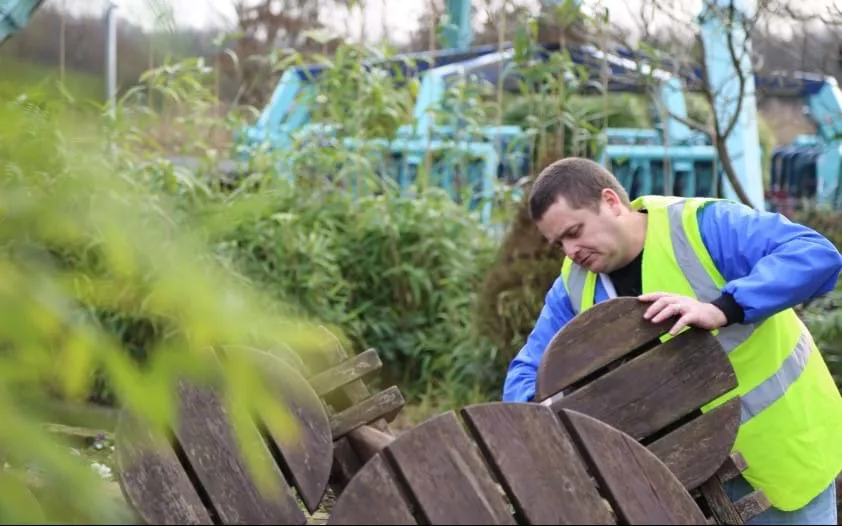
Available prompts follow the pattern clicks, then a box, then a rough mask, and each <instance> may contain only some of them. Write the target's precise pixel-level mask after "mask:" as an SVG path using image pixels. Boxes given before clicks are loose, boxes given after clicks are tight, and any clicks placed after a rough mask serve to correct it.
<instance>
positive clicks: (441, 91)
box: [0, 0, 842, 221]
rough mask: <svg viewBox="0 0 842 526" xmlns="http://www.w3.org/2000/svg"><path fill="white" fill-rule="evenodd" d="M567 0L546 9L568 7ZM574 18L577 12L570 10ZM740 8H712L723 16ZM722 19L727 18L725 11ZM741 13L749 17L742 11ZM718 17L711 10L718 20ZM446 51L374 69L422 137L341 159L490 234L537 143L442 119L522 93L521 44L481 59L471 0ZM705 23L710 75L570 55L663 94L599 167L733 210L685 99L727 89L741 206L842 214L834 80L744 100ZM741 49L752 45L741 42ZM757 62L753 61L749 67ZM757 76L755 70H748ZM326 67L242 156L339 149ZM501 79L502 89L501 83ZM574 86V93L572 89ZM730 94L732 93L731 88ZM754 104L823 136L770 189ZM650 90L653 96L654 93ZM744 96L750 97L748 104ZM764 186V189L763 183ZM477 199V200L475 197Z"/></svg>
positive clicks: (781, 80)
mask: <svg viewBox="0 0 842 526" xmlns="http://www.w3.org/2000/svg"><path fill="white" fill-rule="evenodd" d="M560 1H561V0H543V3H544V4H558V3H560ZM564 1H567V2H572V3H573V4H575V5H578V4H580V3H581V0H564ZM728 2H730V0H710V1H707V2H706V3H707V4H713V5H709V6H708V8H707V9H708V10H709V11H713V10H715V8H716V7H717V6H716V4H718V3H720V4H722V5H725V4H726V3H728ZM40 5H41V0H0V42H2V41H4V40H5V39H6V38H8V37H10V36H12V35H13V34H14V33H15V32H17V31H18V30H20V29H21V28H23V27H25V25H26V23H27V22H28V20H29V18H30V17H31V15H32V14H33V13H34V11H35V10H36V9H37V8H38V7H39V6H40ZM720 7H721V6H720ZM738 7H739V8H740V9H742V10H747V9H750V8H751V7H750V6H748V5H740V6H738ZM712 8H713V9H712ZM447 15H448V22H449V23H448V25H447V27H446V28H445V35H446V38H447V47H446V49H443V50H439V51H435V52H432V53H410V54H401V55H398V56H395V57H392V58H389V59H384V60H379V61H378V60H372V61H370V62H368V63H367V64H366V65H365V67H370V68H379V69H381V70H382V71H384V72H386V73H387V74H389V75H400V76H402V77H403V78H407V79H409V78H415V79H417V80H419V81H420V89H419V90H418V93H417V96H416V99H415V106H414V108H413V119H412V124H410V125H406V126H402V127H401V128H400V129H399V130H398V132H397V134H396V135H395V136H394V137H388V138H386V137H382V138H375V139H360V138H348V137H344V138H342V141H343V142H344V145H345V146H347V147H350V148H352V149H356V150H359V151H363V150H366V151H375V152H377V154H376V155H378V156H380V157H381V160H383V161H387V162H382V163H380V166H382V167H383V168H382V174H381V175H382V176H383V178H384V179H386V180H389V181H392V182H394V183H395V184H396V185H398V186H399V187H400V188H401V189H403V190H404V191H409V190H410V189H411V188H412V187H413V184H414V183H415V182H416V181H417V180H418V178H419V177H420V175H421V174H422V172H424V173H426V174H427V176H428V177H429V179H428V180H429V181H430V182H431V183H432V184H435V185H437V186H440V187H442V188H444V189H445V190H447V191H448V192H449V193H450V194H451V195H452V196H453V197H454V199H459V200H465V199H466V200H467V204H468V205H469V206H471V207H472V208H474V209H476V210H477V211H478V212H479V214H480V215H481V217H482V219H483V220H484V221H488V220H489V218H490V214H491V211H492V206H493V200H494V195H495V189H496V187H497V185H498V183H499V182H500V181H504V182H509V183H512V182H515V181H517V180H518V179H520V178H521V177H522V176H524V175H527V174H528V173H530V172H531V171H532V170H531V169H532V164H533V162H534V159H533V157H532V155H531V144H532V140H533V138H534V137H533V136H532V135H530V133H529V131H528V130H526V129H524V128H523V127H521V126H513V125H503V126H483V127H481V128H480V129H479V130H474V129H472V130H470V132H469V133H466V129H465V127H466V126H465V124H464V122H463V121H461V120H460V119H459V118H458V111H456V110H454V108H452V107H450V108H447V110H448V111H449V113H448V115H447V117H448V122H447V123H445V124H442V123H441V122H439V119H437V118H436V117H435V111H436V110H437V109H439V110H441V108H442V106H443V101H444V99H445V98H446V94H447V92H448V90H449V88H450V86H452V85H453V84H454V83H455V82H458V81H460V80H465V79H468V80H483V81H487V82H491V83H497V82H498V81H501V80H503V81H504V82H502V85H503V86H504V87H505V88H507V89H509V90H513V89H516V87H517V85H518V78H517V75H512V74H511V71H512V69H513V68H512V66H513V64H515V62H517V60H518V59H523V56H520V57H518V53H521V52H522V50H518V49H517V48H516V46H515V45H514V44H512V43H506V44H504V45H502V46H472V39H473V32H472V24H471V2H470V0H447ZM699 23H700V24H701V29H702V40H703V42H704V47H705V56H704V59H705V63H704V67H701V66H699V65H686V64H682V65H679V64H677V63H674V62H673V61H670V60H669V59H668V58H667V59H664V58H663V57H659V58H658V59H657V60H655V59H651V60H650V57H648V56H646V55H645V54H644V53H642V52H639V51H635V50H630V49H625V48H616V49H612V50H611V51H603V50H600V49H597V48H595V47H594V46H590V45H569V46H565V51H566V52H567V54H568V56H569V57H570V58H571V59H572V61H573V62H574V63H575V64H576V65H577V66H584V67H585V68H586V69H587V70H588V71H589V72H591V73H592V74H593V77H592V78H596V77H597V76H598V75H599V72H600V70H601V68H604V67H605V66H607V69H608V85H607V89H608V90H609V91H611V92H637V93H640V92H641V90H642V89H643V88H642V82H641V79H642V78H643V77H646V78H648V79H649V81H650V85H651V82H652V81H653V80H654V82H655V85H656V86H657V89H656V90H655V91H654V95H653V106H654V107H656V108H658V111H657V112H654V113H656V119H655V125H654V126H653V128H651V129H630V128H608V129H605V130H603V131H602V135H601V141H600V142H601V145H600V148H599V149H598V151H596V152H594V156H595V158H597V159H598V160H599V161H600V162H601V163H603V164H604V165H606V166H607V167H609V168H610V169H611V170H612V171H613V172H614V173H615V174H616V175H617V176H618V178H619V179H620V180H621V182H622V183H623V185H624V186H625V187H626V189H627V190H628V191H629V193H630V194H631V195H632V196H637V195H641V194H645V193H665V194H675V195H688V196H689V195H694V196H711V195H712V196H724V197H727V198H735V197H736V193H735V190H734V189H733V188H732V187H731V185H730V184H729V182H728V181H727V180H726V179H725V178H724V177H723V169H722V166H721V163H720V162H719V158H718V155H717V151H716V148H715V147H714V146H713V144H712V141H711V138H710V136H709V135H708V134H706V133H700V132H698V131H696V130H694V129H691V128H690V127H689V126H688V125H687V124H686V118H687V107H686V100H685V92H688V91H698V90H700V89H703V88H704V84H703V83H704V82H705V75H704V74H703V71H704V72H705V73H706V75H707V77H708V81H709V83H710V85H712V86H718V90H717V100H716V101H715V108H716V113H717V115H719V116H720V119H722V120H728V118H730V117H731V116H732V115H733V113H734V112H735V111H738V112H739V115H738V116H737V121H736V125H735V126H734V128H733V130H732V132H731V133H730V134H729V135H728V137H727V145H726V146H727V149H728V152H729V157H730V159H731V162H732V166H733V168H734V172H735V174H736V177H737V179H738V181H739V182H740V185H741V186H742V188H743V190H744V191H745V194H746V195H747V196H748V197H749V200H750V201H751V203H752V205H753V206H755V207H756V208H775V209H781V210H783V211H785V212H786V211H788V210H790V209H792V208H793V207H794V202H796V201H798V200H800V199H815V201H816V202H817V204H818V205H819V206H822V207H831V208H840V207H842V195H840V193H841V192H842V190H840V184H839V171H840V165H842V158H841V157H842V155H841V154H840V146H842V145H840V130H839V127H840V120H839V117H838V116H839V113H840V111H842V92H840V90H839V87H838V85H837V84H836V81H835V79H833V78H829V77H823V76H819V75H810V74H804V73H799V74H795V75H762V76H761V75H750V74H748V75H742V77H744V78H745V79H746V86H745V89H743V90H742V92H737V91H736V90H737V89H738V87H737V85H736V82H733V79H735V78H737V77H738V76H740V75H737V70H736V69H735V66H734V64H733V60H732V59H731V57H730V55H729V54H728V45H727V42H728V40H729V39H728V36H727V34H726V32H725V27H724V26H725V24H724V22H723V21H722V20H721V19H720V18H718V17H716V16H711V14H710V13H709V12H703V13H700V16H699ZM733 31H734V32H733V33H732V35H731V39H732V40H736V41H738V42H739V41H741V39H744V38H745V35H742V34H739V32H738V30H737V29H734V30H733ZM559 50H560V46H559V45H558V44H557V43H555V44H553V43H548V42H540V45H539V46H535V47H534V48H531V49H529V51H528V53H529V58H530V59H532V60H545V59H546V58H547V57H548V56H549V55H550V54H551V53H553V52H555V51H559ZM744 58H745V60H746V61H747V60H748V58H747V57H744ZM740 67H741V68H744V69H743V72H748V71H749V70H748V64H740ZM324 71H325V67H324V66H320V65H309V66H300V67H291V68H288V69H286V70H285V72H284V73H283V75H282V77H281V79H280V81H279V83H278V85H277V87H276V89H275V91H274V93H273V95H272V97H271V100H270V101H269V103H268V104H267V105H266V107H265V108H264V110H263V112H262V114H261V115H260V117H259V118H258V119H257V121H256V122H255V123H254V124H253V125H252V126H249V127H247V128H245V129H243V130H242V131H241V133H240V134H239V135H238V137H237V140H238V153H237V154H236V157H239V159H240V160H241V161H247V160H248V159H249V157H250V155H252V153H250V152H254V151H255V149H257V148H268V149H269V150H273V151H280V152H284V151H290V150H294V149H295V148H296V147H297V145H299V144H301V141H311V140H317V141H320V142H323V143H324V144H331V141H335V140H338V139H337V138H336V137H337V132H336V130H335V129H334V127H333V126H332V124H333V123H330V122H318V121H317V120H316V119H315V118H314V112H313V106H312V105H313V104H314V102H313V101H314V100H316V98H317V97H318V95H319V93H318V89H319V88H318V79H319V77H320V75H322V74H323V73H324ZM501 75H504V76H505V78H503V79H501V78H500V76H501ZM566 80H569V81H570V83H571V85H572V84H576V79H575V78H573V77H572V76H571V78H569V79H566ZM729 80H730V81H731V82H729ZM755 90H758V91H763V92H765V93H766V94H768V95H776V96H784V97H800V98H801V99H802V100H804V103H805V111H806V113H807V115H809V116H810V118H812V120H813V121H814V122H815V123H816V128H817V133H816V134H815V135H812V136H804V137H800V138H798V139H797V140H796V141H795V142H794V143H793V144H789V145H785V146H781V147H778V148H777V149H775V151H774V152H772V153H771V169H770V173H769V174H767V177H764V174H763V173H762V170H761V148H760V142H759V139H758V130H757V117H756V113H757V109H756V100H755V96H754V93H755ZM651 92H652V91H651V89H650V90H647V93H651ZM737 95H741V101H739V104H738V103H737V102H738V98H740V97H738V96H737ZM279 172H281V173H285V174H287V175H288V176H290V177H293V178H294V177H295V175H294V173H295V170H290V169H289V167H286V168H285V167H283V166H279ZM764 181H766V182H764ZM466 195H467V197H465V196H466Z"/></svg>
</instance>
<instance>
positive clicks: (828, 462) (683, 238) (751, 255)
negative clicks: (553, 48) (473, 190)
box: [503, 158, 842, 524]
mask: <svg viewBox="0 0 842 526" xmlns="http://www.w3.org/2000/svg"><path fill="white" fill-rule="evenodd" d="M529 207H530V215H531V217H532V219H533V220H534V221H535V223H536V225H537V227H538V229H539V231H540V232H541V234H542V235H543V236H544V237H545V238H546V239H547V240H548V241H549V242H550V243H553V244H555V245H557V246H559V247H560V248H561V249H562V250H563V251H564V253H565V256H566V257H565V260H564V263H563V266H562V268H561V272H560V276H559V277H558V279H556V281H555V283H554V284H553V286H552V288H551V289H550V291H549V292H548V293H547V295H546V299H545V304H544V307H543V309H542V311H541V314H540V316H539V318H538V321H537V324H536V326H535V328H534V330H533V331H532V333H531V334H530V335H529V338H528V340H527V342H526V345H525V346H524V347H523V348H522V349H521V350H520V352H519V353H518V354H517V356H516V357H515V358H514V360H513V361H512V363H511V365H510V366H509V370H508V372H507V375H506V380H505V385H504V388H503V400H504V401H511V402H528V401H532V400H533V397H534V395H535V378H536V373H537V368H538V364H539V363H540V361H541V357H542V355H543V353H544V351H545V349H546V347H547V345H548V344H549V343H550V340H551V339H552V338H553V336H554V335H555V334H556V333H557V332H558V331H559V330H560V329H561V328H562V327H564V325H565V324H567V323H568V322H569V321H570V320H571V319H572V318H573V317H574V316H575V315H576V314H577V313H579V312H581V311H583V310H584V309H586V308H588V307H589V306H590V305H592V304H594V303H598V302H601V301H605V300H607V299H609V298H611V297H616V296H633V297H638V298H639V299H640V301H642V302H646V303H648V304H649V307H648V308H647V309H646V311H645V314H644V318H645V319H648V320H651V321H652V322H655V323H658V322H661V321H663V320H665V319H668V318H671V317H674V316H675V317H676V318H677V321H676V322H675V324H674V326H672V328H671V330H670V333H671V334H677V333H678V332H679V331H680V330H682V329H683V328H686V327H688V326H693V327H697V328H702V329H707V330H717V333H716V334H717V338H718V339H719V341H720V343H721V344H722V345H723V347H724V349H725V351H726V352H728V357H729V360H730V361H731V364H732V365H733V366H734V369H735V372H736V374H737V377H738V378H739V386H738V389H737V391H738V392H739V394H740V395H741V396H742V398H741V405H742V409H743V414H744V415H749V416H748V417H747V418H744V419H743V422H742V423H741V427H740V431H739V434H738V438H737V445H736V448H737V449H739V450H740V452H741V453H742V454H743V456H744V457H745V458H746V461H747V463H748V466H749V468H748V470H747V471H746V472H745V474H744V477H745V478H738V479H737V480H736V481H735V482H733V483H732V484H730V486H729V487H728V491H729V493H730V494H731V498H732V499H734V500H736V499H737V498H739V497H741V496H743V495H745V494H746V493H748V492H750V491H751V487H752V486H753V487H757V488H760V489H762V490H763V491H764V493H765V494H766V496H767V497H768V498H769V500H770V502H771V503H772V506H773V507H772V508H770V509H769V510H768V511H767V512H766V513H764V514H762V515H761V516H759V517H756V518H755V520H754V521H753V522H752V523H753V524H836V495H835V479H836V477H837V476H838V474H839V473H840V471H842V397H840V394H839V390H838V389H837V388H836V386H835V384H834V382H833V380H832V378H831V376H830V373H829V372H828V370H827V367H826V365H825V363H824V361H823V360H822V356H821V354H820V353H819V351H818V349H817V348H816V346H815V343H814V342H813V339H812V336H811V335H810V333H809V332H808V331H807V329H806V327H805V326H804V325H803V323H801V321H800V319H799V318H798V317H797V315H796V314H795V312H794V311H793V310H792V307H793V306H795V305H798V304H800V303H803V302H804V301H806V300H809V299H811V298H814V297H816V296H818V295H822V294H825V293H827V292H829V291H830V290H832V289H833V288H834V286H835V285H836V280H837V278H838V276H839V272H840V269H842V256H840V254H839V252H838V251H837V250H836V248H835V247H834V246H833V245H832V244H831V243H830V242H829V241H828V240H827V239H825V238H824V237H822V236H820V235H819V234H817V233H816V232H814V231H813V230H810V229H808V228H806V227H804V226H801V225H797V224H794V223H792V222H790V221H789V220H787V219H786V218H785V217H784V216H782V215H780V214H774V213H768V212H759V211H756V210H753V209H751V208H749V207H747V206H744V205H742V204H739V203H734V202H730V201H725V200H713V199H699V198H688V199H684V198H675V197H657V196H651V197H643V198H640V199H636V200H635V201H634V202H629V197H628V195H627V193H626V192H625V190H624V189H623V187H622V186H621V185H620V184H619V182H618V181H617V179H616V178H615V177H614V176H613V175H612V174H611V173H609V172H608V171H607V170H605V169H604V168H603V167H602V166H600V165H599V164H597V163H595V162H593V161H590V160H587V159H579V158H568V159H563V160H560V161H557V162H555V163H553V164H552V165H550V166H548V167H547V168H546V169H545V170H544V171H543V172H542V173H541V174H540V175H539V177H538V179H537V180H536V182H535V184H534V185H533V188H532V191H531V195H530V198H529ZM593 274H596V276H593V277H594V278H596V279H590V280H589V279H586V278H587V277H588V276H589V275H593Z"/></svg>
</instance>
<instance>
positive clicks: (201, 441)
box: [177, 381, 306, 524]
mask: <svg viewBox="0 0 842 526" xmlns="http://www.w3.org/2000/svg"><path fill="white" fill-rule="evenodd" d="M178 391H179V395H180V396H179V398H180V401H181V403H180V408H179V419H180V422H179V426H178V430H177V436H178V439H179V442H180V443H181V446H182V448H183V449H184V453H185V455H186V457H187V459H189V461H190V463H191V465H192V467H193V470H194V471H195V473H196V476H197V478H198V479H199V480H200V481H201V484H202V485H203V486H204V488H205V490H206V491H207V494H208V497H209V499H210V501H211V502H212V503H213V506H214V508H215V510H216V512H217V513H218V514H219V517H220V519H221V520H222V522H224V523H226V524H278V523H282V524H305V523H306V517H305V516H304V513H303V511H302V510H301V509H300V508H299V507H298V503H297V502H296V500H295V497H294V496H293V494H292V492H291V490H290V489H289V487H288V486H287V485H286V481H285V480H284V477H283V474H282V473H281V471H280V469H279V468H278V466H277V465H276V464H275V462H274V459H273V458H272V455H271V453H270V452H269V450H268V448H267V447H266V445H265V443H264V442H263V439H262V437H261V436H260V433H259V431H258V429H257V427H256V426H253V427H252V428H250V429H246V430H244V431H245V432H247V433H249V434H250V435H251V437H250V438H252V439H253V440H251V441H250V444H249V445H250V446H251V447H254V451H255V452H256V453H257V454H259V455H260V456H261V457H263V460H262V463H263V464H265V465H267V466H270V469H272V471H273V472H274V473H273V475H274V476H273V479H274V482H275V483H276V484H277V485H278V487H280V488H284V489H285V491H283V490H282V491H280V492H278V493H276V494H274V495H272V497H271V498H267V497H268V496H267V497H264V495H263V494H262V492H261V491H260V489H258V487H257V486H256V485H255V484H254V482H253V481H252V474H251V471H250V470H249V469H248V468H247V466H246V464H245V462H244V460H243V459H242V453H241V451H240V449H241V447H240V445H239V443H238V442H236V441H235V435H234V430H233V429H232V427H231V424H230V422H229V419H228V416H227V412H226V410H225V408H224V407H223V405H222V403H221V401H220V398H219V396H218V395H217V394H216V392H215V391H214V390H213V389H211V388H208V387H205V386H202V387H198V386H192V385H190V384H188V383H187V382H184V381H180V382H179V389H178Z"/></svg>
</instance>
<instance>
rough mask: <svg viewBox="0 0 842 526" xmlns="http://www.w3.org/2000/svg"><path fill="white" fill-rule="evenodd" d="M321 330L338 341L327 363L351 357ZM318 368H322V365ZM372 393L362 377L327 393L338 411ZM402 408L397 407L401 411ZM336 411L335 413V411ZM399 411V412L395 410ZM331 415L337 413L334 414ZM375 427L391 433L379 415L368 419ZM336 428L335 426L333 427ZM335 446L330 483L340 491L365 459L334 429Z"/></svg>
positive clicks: (327, 399)
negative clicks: (373, 418) (372, 419)
mask: <svg viewBox="0 0 842 526" xmlns="http://www.w3.org/2000/svg"><path fill="white" fill-rule="evenodd" d="M321 330H322V332H324V333H325V335H326V336H329V337H330V338H332V339H333V340H334V341H335V344H334V345H332V346H329V347H328V348H327V352H326V353H325V359H326V360H327V364H328V367H331V366H334V365H338V364H340V363H341V362H343V361H345V360H347V359H348V353H346V352H345V349H344V347H343V346H342V342H341V341H340V340H339V339H338V338H337V337H336V335H334V334H333V333H331V332H330V331H329V330H327V329H326V328H325V327H321ZM318 370H322V368H319V369H318ZM370 395H371V392H370V391H369V389H368V387H366V385H365V383H363V381H362V380H355V381H353V382H351V383H349V384H347V385H345V386H343V387H342V388H341V389H339V390H337V391H334V392H331V393H329V394H328V395H326V396H325V401H326V402H327V403H328V404H329V405H330V406H331V407H333V410H334V412H335V413H341V412H342V411H344V410H346V409H350V408H351V407H352V406H353V405H355V404H358V403H360V402H363V401H364V400H365V399H367V398H368V397H369V396H370ZM399 410H400V409H398V411H399ZM335 413H334V414H335ZM395 414H397V412H395ZM331 416H332V417H333V416H334V415H331ZM368 424H370V425H371V426H372V427H374V428H376V429H379V430H380V431H383V432H384V433H388V434H392V433H391V431H390V430H389V427H388V425H387V424H386V421H385V420H384V419H383V418H379V419H377V420H374V421H372V422H368ZM332 429H333V428H332ZM333 440H334V448H333V459H334V460H333V470H332V471H331V477H330V481H331V487H332V488H333V490H334V491H335V492H337V493H339V492H341V491H342V490H343V488H344V486H345V485H346V484H347V483H348V482H349V481H350V480H351V478H352V477H353V476H354V473H356V472H357V470H358V469H360V467H362V465H363V462H362V461H361V460H360V459H359V458H358V457H357V455H356V452H355V451H354V448H353V447H351V444H350V443H349V442H348V439H347V436H345V435H344V434H343V435H342V436H337V435H336V434H335V433H334V436H333Z"/></svg>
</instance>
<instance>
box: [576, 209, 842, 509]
mask: <svg viewBox="0 0 842 526" xmlns="http://www.w3.org/2000/svg"><path fill="white" fill-rule="evenodd" d="M710 201H712V199H707V198H680V197H661V196H647V197H641V198H638V199H636V200H635V201H634V202H632V208H633V209H635V210H641V209H645V210H647V213H648V217H649V220H648V226H647V233H646V241H645V245H644V249H643V263H642V267H643V268H642V276H641V277H642V281H643V283H642V287H643V293H644V294H645V293H650V292H669V293H673V294H681V295H684V296H689V297H691V298H696V299H698V300H700V301H713V300H714V299H716V298H717V297H719V295H720V293H721V289H722V287H723V286H724V285H725V279H724V278H723V277H722V275H721V274H720V272H719V271H718V270H717V268H716V266H715V265H714V263H713V260H712V259H711V257H710V254H709V253H708V251H707V249H706V248H705V246H704V244H703V243H702V236H701V233H700V230H699V224H698V221H697V211H698V210H699V208H700V207H701V206H703V205H704V204H706V203H708V202H710ZM561 273H562V278H563V280H564V285H565V288H566V289H567V293H568V296H569V297H570V302H571V304H572V305H573V308H574V310H575V311H576V312H577V313H578V312H583V311H585V310H586V309H588V308H590V307H591V306H593V304H594V295H595V293H596V282H597V279H599V276H598V275H597V274H595V273H593V272H590V271H588V270H585V269H583V268H582V267H579V266H578V265H576V264H575V263H573V262H572V261H571V260H570V259H569V258H565V260H564V264H563V265H562V270H561ZM713 334H714V335H716V337H717V338H718V340H719V342H720V344H721V345H722V346H723V348H724V350H725V352H726V353H728V359H729V361H730V362H731V365H732V366H733V368H734V371H735V373H736V376H737V381H738V387H737V388H736V389H735V390H732V391H731V392H730V393H727V394H726V395H723V396H721V397H720V398H718V399H717V400H714V401H712V402H711V403H709V404H708V405H706V406H705V407H704V408H702V411H703V412H704V411H709V410H711V409H713V408H714V407H717V406H718V405H720V404H722V403H724V402H726V401H727V400H729V399H731V398H732V397H733V396H735V395H739V396H740V397H741V402H740V403H741V412H742V415H741V423H740V428H739V431H738V433H737V439H736V443H735V444H734V448H733V449H734V450H735V451H739V452H740V453H741V454H742V455H743V457H744V458H745V460H746V463H747V464H748V469H747V470H746V471H744V472H743V476H744V477H745V478H746V480H747V481H748V482H749V483H750V484H751V485H752V486H753V487H754V488H756V489H762V490H763V491H764V493H765V494H766V496H767V497H768V498H769V501H770V502H771V503H772V505H773V506H775V507H777V508H779V509H781V510H784V511H792V510H796V509H799V508H802V507H803V506H805V505H806V504H807V503H809V502H810V501H811V500H812V499H813V498H815V497H816V495H818V494H819V493H820V492H821V491H822V490H824V489H826V488H827V487H828V485H830V483H831V482H832V481H833V479H834V478H836V476H837V475H838V474H839V473H840V471H842V396H840V393H839V390H838V389H837V387H836V385H835V383H834V381H833V378H832V376H831V374H830V371H829V370H828V368H827V365H826V364H825V362H824V360H823V358H822V356H821V354H820V353H819V350H818V348H817V346H816V344H815V342H814V341H813V337H812V335H811V334H810V332H809V331H808V330H807V328H806V327H805V325H804V324H803V323H802V321H801V320H800V319H799V318H798V315H797V314H796V313H795V311H793V310H792V309H786V310H784V311H782V312H779V313H778V314H775V315H774V316H771V317H769V318H767V319H766V320H765V321H763V322H761V323H757V324H733V325H731V326H729V327H725V328H723V329H719V330H717V331H713ZM662 339H664V340H665V339H669V335H668V334H667V335H665V337H664V338H662Z"/></svg>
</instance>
